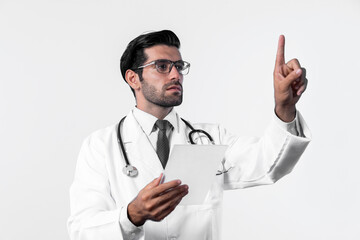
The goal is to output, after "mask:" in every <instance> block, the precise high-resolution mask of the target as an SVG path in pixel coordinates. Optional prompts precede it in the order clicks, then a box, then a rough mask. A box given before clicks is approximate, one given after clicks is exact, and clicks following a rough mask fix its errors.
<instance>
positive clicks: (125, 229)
mask: <svg viewBox="0 0 360 240" xmlns="http://www.w3.org/2000/svg"><path fill="white" fill-rule="evenodd" d="M127 207H128V205H126V206H124V207H122V208H121V211H120V219H119V223H120V228H121V231H122V235H123V237H124V239H131V240H133V239H140V238H141V237H142V236H143V235H144V231H143V226H141V227H137V226H135V225H134V224H133V223H132V222H131V221H130V220H129V218H128V216H127Z"/></svg>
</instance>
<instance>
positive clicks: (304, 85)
mask: <svg viewBox="0 0 360 240" xmlns="http://www.w3.org/2000/svg"><path fill="white" fill-rule="evenodd" d="M307 83H308V80H307V78H305V79H304V84H303V85H302V86H301V87H300V88H299V90H298V91H297V92H296V94H297V95H298V96H300V95H301V94H303V93H304V92H305V90H306V88H307Z"/></svg>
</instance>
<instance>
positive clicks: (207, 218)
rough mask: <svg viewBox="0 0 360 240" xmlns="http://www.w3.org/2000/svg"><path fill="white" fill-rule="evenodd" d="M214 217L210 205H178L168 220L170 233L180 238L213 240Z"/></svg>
mask: <svg viewBox="0 0 360 240" xmlns="http://www.w3.org/2000/svg"><path fill="white" fill-rule="evenodd" d="M213 218H214V211H213V209H212V206H210V205H191V206H178V207H177V208H176V212H174V214H172V215H171V216H169V218H168V221H167V222H168V231H169V233H171V234H169V235H173V236H176V239H179V240H192V239H194V240H213V239H214V238H213V222H214V219H213ZM174 239H175V238H174Z"/></svg>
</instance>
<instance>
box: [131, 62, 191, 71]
mask: <svg viewBox="0 0 360 240" xmlns="http://www.w3.org/2000/svg"><path fill="white" fill-rule="evenodd" d="M159 61H168V62H170V63H171V65H170V68H169V72H159V69H158V68H157V66H156V62H159ZM178 62H183V63H184V65H187V68H188V69H189V70H188V72H187V73H186V74H183V73H181V72H179V70H178V69H177V68H176V67H175V68H176V71H178V72H179V74H181V75H187V74H189V71H190V63H189V62H186V61H183V60H177V61H175V62H174V61H171V60H169V59H156V60H154V61H151V62H149V63H147V64H145V65H142V66H139V67H137V68H136V69H135V70H138V69H142V68H145V67H147V66H150V65H154V64H155V68H156V71H157V72H158V73H162V74H166V73H168V74H169V73H170V72H171V69H172V68H173V66H174V65H175V64H176V63H178Z"/></svg>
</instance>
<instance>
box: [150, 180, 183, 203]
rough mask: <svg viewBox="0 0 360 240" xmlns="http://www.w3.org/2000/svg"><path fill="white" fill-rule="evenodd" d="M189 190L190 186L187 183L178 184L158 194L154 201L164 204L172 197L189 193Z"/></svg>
mask: <svg viewBox="0 0 360 240" xmlns="http://www.w3.org/2000/svg"><path fill="white" fill-rule="evenodd" d="M188 190H189V187H188V186H187V185H182V186H178V187H176V188H172V189H170V190H168V191H167V192H165V193H163V194H161V195H159V196H157V197H156V198H155V199H154V201H155V204H157V205H162V204H164V203H166V202H168V201H171V199H174V198H177V197H179V196H180V195H182V194H187V193H188Z"/></svg>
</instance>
